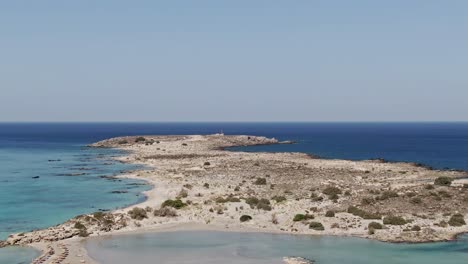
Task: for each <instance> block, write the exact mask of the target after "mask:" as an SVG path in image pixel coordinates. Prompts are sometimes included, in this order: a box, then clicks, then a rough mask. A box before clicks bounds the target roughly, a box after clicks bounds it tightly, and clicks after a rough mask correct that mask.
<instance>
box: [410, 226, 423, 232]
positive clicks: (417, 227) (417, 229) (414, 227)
mask: <svg viewBox="0 0 468 264" xmlns="http://www.w3.org/2000/svg"><path fill="white" fill-rule="evenodd" d="M411 231H421V227H420V226H418V225H415V226H413V227H411Z"/></svg>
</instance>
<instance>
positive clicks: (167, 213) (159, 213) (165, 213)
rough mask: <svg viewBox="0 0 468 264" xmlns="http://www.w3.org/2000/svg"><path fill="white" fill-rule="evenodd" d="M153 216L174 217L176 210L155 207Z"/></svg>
mask: <svg viewBox="0 0 468 264" xmlns="http://www.w3.org/2000/svg"><path fill="white" fill-rule="evenodd" d="M153 214H154V216H159V217H176V216H177V212H176V210H175V209H173V208H170V207H161V208H160V209H156V210H154V212H153Z"/></svg>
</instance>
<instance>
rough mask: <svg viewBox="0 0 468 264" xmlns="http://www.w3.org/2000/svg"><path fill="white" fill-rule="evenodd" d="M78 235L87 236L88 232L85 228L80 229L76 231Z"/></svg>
mask: <svg viewBox="0 0 468 264" xmlns="http://www.w3.org/2000/svg"><path fill="white" fill-rule="evenodd" d="M78 236H80V237H87V236H89V233H88V231H87V230H86V229H80V231H79V232H78Z"/></svg>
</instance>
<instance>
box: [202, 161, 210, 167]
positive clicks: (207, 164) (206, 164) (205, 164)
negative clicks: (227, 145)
mask: <svg viewBox="0 0 468 264" xmlns="http://www.w3.org/2000/svg"><path fill="white" fill-rule="evenodd" d="M210 165H211V163H210V162H209V161H206V162H205V163H203V166H210Z"/></svg>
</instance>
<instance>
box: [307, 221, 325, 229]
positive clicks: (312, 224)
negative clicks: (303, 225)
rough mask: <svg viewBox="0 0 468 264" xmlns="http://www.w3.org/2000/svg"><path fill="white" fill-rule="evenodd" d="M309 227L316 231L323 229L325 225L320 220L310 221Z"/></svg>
mask: <svg viewBox="0 0 468 264" xmlns="http://www.w3.org/2000/svg"><path fill="white" fill-rule="evenodd" d="M309 228H310V229H313V230H317V231H323V230H325V227H324V226H323V225H322V223H320V222H310V224H309Z"/></svg>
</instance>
